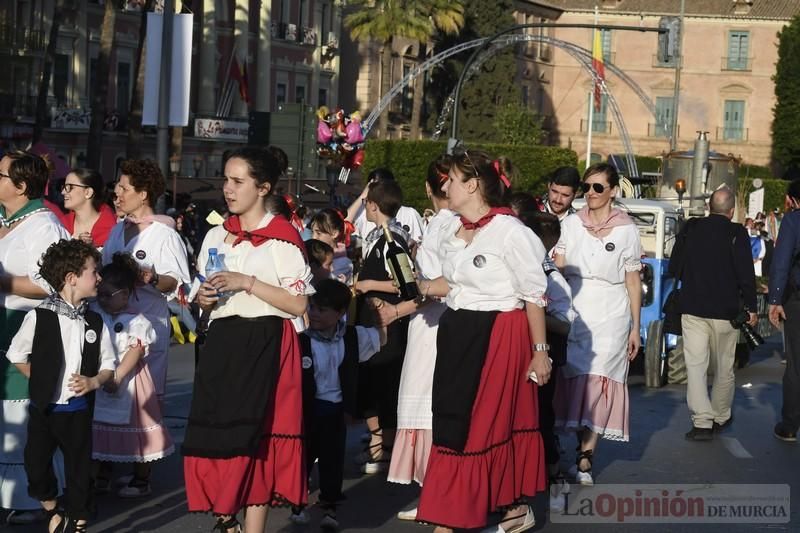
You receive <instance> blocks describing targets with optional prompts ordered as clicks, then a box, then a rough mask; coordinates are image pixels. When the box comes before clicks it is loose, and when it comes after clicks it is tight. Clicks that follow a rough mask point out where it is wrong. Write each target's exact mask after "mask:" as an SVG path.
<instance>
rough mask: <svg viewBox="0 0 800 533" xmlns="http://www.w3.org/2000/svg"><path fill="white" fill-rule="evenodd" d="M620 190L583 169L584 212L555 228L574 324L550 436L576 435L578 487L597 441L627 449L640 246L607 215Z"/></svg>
mask: <svg viewBox="0 0 800 533" xmlns="http://www.w3.org/2000/svg"><path fill="white" fill-rule="evenodd" d="M618 187H619V175H618V174H617V170H616V169H615V168H614V167H613V166H611V165H608V164H605V163H599V164H597V165H593V166H591V167H589V168H588V169H587V170H586V172H585V173H584V176H583V183H582V184H581V189H582V190H583V192H584V196H585V198H586V206H585V207H583V208H582V209H581V210H579V211H578V212H577V213H576V215H573V216H569V217H567V218H566V219H564V221H563V222H562V223H561V239H560V240H559V242H558V244H557V245H556V248H555V254H556V256H555V259H556V265H558V267H559V268H561V269H562V271H563V273H564V277H565V278H566V279H567V282H568V283H569V285H570V288H571V289H572V297H573V307H574V309H575V312H576V313H577V315H578V318H576V319H575V321H574V322H573V324H572V329H571V330H570V332H569V338H568V345H567V362H566V364H565V365H564V366H562V367H561V370H560V373H559V375H558V380H559V382H558V384H557V386H556V393H555V398H554V400H553V404H554V407H555V411H556V428H557V429H558V428H561V429H566V430H569V431H575V432H576V433H577V436H578V441H579V450H578V456H577V459H576V472H575V479H576V481H577V482H579V483H581V484H582V485H592V484H594V479H593V477H592V459H593V457H594V451H595V449H596V447H597V442H598V440H599V438H600V437H603V438H606V439H609V440H616V441H625V442H627V441H628V414H629V413H628V386H627V377H628V365H629V364H630V361H632V360H633V359H634V358H635V357H636V354H637V353H638V352H639V346H640V343H641V341H640V337H639V311H640V308H641V281H640V279H639V271H640V270H641V268H642V263H641V257H642V246H641V243H640V242H639V230H638V229H637V227H636V224H635V223H634V222H633V220H632V219H631V218H630V217H629V216H628V215H627V214H626V213H625V212H623V211H621V210H619V209H616V208H614V207H613V202H614V198H615V197H616V195H617V194H618V192H619V188H618Z"/></svg>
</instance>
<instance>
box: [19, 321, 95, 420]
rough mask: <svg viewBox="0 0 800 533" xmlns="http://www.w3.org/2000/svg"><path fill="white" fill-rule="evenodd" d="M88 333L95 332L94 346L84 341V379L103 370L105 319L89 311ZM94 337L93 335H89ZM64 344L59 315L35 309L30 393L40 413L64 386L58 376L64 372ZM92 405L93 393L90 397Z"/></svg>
mask: <svg viewBox="0 0 800 533" xmlns="http://www.w3.org/2000/svg"><path fill="white" fill-rule="evenodd" d="M84 318H85V319H86V322H87V326H86V333H88V332H89V331H93V332H94V338H95V340H94V342H88V341H87V340H86V336H85V335H84V338H83V350H82V353H81V375H82V376H87V377H94V376H96V375H97V370H98V368H99V367H100V341H101V337H102V335H103V319H102V318H101V317H100V315H98V314H97V313H95V312H93V311H86V314H85V315H84ZM90 336H91V335H90ZM64 359H65V357H64V343H63V341H62V339H61V326H60V325H59V322H58V315H57V314H56V313H55V312H53V311H50V310H49V309H41V308H37V309H36V329H35V331H34V334H33V348H32V349H31V355H30V359H29V361H30V365H31V378H30V382H29V385H28V386H29V390H30V396H31V402H32V403H33V405H35V406H36V407H37V408H38V409H41V410H45V409H46V408H47V406H48V405H50V402H52V400H53V396H54V395H55V392H56V390H57V389H58V388H59V387H60V386H61V384H60V383H59V380H58V378H59V376H60V375H61V370H62V369H63V368H64ZM86 397H87V399H88V400H89V403H90V404H91V403H92V401H93V400H94V392H92V393H90V394H88V395H87V396H86Z"/></svg>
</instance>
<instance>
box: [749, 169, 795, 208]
mask: <svg viewBox="0 0 800 533" xmlns="http://www.w3.org/2000/svg"><path fill="white" fill-rule="evenodd" d="M761 181H762V182H763V183H764V212H765V213H766V212H769V211H772V210H773V209H780V210H781V211H783V204H784V198H785V197H786V187H788V186H789V182H788V181H785V180H781V179H762V180H761ZM739 191H744V194H749V193H751V192H753V178H744V177H741V174H740V177H739ZM744 207H745V209H746V208H747V206H746V205H745V206H744Z"/></svg>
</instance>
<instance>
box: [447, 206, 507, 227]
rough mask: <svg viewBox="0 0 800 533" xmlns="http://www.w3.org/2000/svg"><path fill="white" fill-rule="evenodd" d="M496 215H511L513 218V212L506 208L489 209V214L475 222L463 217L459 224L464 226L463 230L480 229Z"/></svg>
mask: <svg viewBox="0 0 800 533" xmlns="http://www.w3.org/2000/svg"><path fill="white" fill-rule="evenodd" d="M497 215H511V216H512V217H513V216H514V211H512V210H511V209H510V208H508V207H493V208H491V209H489V212H488V213H486V214H485V215H483V216H482V217H481V218H480V219H479V220H478V221H477V222H470V221H469V220H467V219H466V218H464V217H463V216H462V217H460V218H461V224H462V225H463V226H464V229H467V230H471V229H478V228H482V227H483V226H485V225H486V224H488V223H489V222H491V221H492V219H493V218H494V217H496V216H497Z"/></svg>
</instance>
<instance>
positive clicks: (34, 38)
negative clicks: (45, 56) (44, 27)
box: [0, 24, 46, 55]
mask: <svg viewBox="0 0 800 533" xmlns="http://www.w3.org/2000/svg"><path fill="white" fill-rule="evenodd" d="M45 47H46V44H45V38H44V32H41V31H37V30H31V29H28V28H17V27H15V26H12V25H10V24H2V25H0V49H6V50H11V51H12V52H13V53H17V54H20V55H21V54H24V53H30V52H44V50H45Z"/></svg>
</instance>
